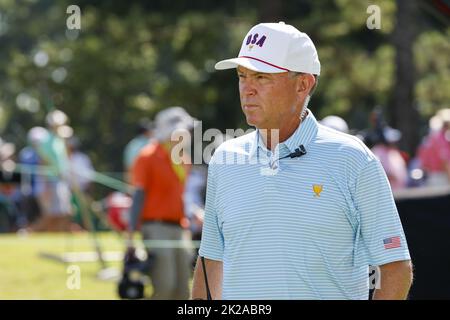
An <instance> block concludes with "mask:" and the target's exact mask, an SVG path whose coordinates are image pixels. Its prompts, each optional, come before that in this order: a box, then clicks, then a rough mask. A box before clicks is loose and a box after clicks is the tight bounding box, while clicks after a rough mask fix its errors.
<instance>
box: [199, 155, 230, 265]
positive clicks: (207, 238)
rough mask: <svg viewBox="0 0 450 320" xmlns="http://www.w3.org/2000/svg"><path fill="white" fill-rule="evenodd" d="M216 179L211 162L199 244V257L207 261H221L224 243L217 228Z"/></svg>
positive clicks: (219, 229)
mask: <svg viewBox="0 0 450 320" xmlns="http://www.w3.org/2000/svg"><path fill="white" fill-rule="evenodd" d="M216 179H217V178H216V175H215V167H214V164H212V161H211V162H210V165H209V168H208V182H207V186H206V204H205V217H204V221H203V230H202V240H201V243H200V250H199V255H200V256H202V257H205V258H207V259H211V260H216V261H222V259H223V251H224V241H223V235H222V231H221V228H220V226H219V219H218V217H217V213H218V212H217V202H216V188H217V181H216Z"/></svg>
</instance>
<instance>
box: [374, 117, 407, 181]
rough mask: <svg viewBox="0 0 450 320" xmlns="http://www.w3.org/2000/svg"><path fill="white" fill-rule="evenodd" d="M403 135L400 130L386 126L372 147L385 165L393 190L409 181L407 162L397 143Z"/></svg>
mask: <svg viewBox="0 0 450 320" xmlns="http://www.w3.org/2000/svg"><path fill="white" fill-rule="evenodd" d="M401 136H402V134H401V132H400V131H399V130H396V129H393V128H391V127H388V126H386V127H384V128H383V131H382V135H381V137H380V138H379V139H377V140H378V142H377V143H376V144H375V146H373V147H372V149H371V150H372V152H373V153H374V154H375V155H376V156H377V158H378V159H379V160H380V162H381V164H382V165H383V168H384V171H385V172H386V175H387V177H388V179H389V183H390V184H391V188H392V190H399V189H402V188H405V187H406V186H407V183H408V171H407V167H406V162H405V160H404V159H403V157H402V154H401V152H400V150H399V149H398V147H397V145H396V143H397V142H398V141H400V138H401Z"/></svg>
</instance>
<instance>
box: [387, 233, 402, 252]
mask: <svg viewBox="0 0 450 320" xmlns="http://www.w3.org/2000/svg"><path fill="white" fill-rule="evenodd" d="M383 244H384V248H385V249H393V248H399V247H401V243H400V237H399V236H396V237H390V238H386V239H384V240H383Z"/></svg>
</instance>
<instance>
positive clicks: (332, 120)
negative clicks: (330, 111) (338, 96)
mask: <svg viewBox="0 0 450 320" xmlns="http://www.w3.org/2000/svg"><path fill="white" fill-rule="evenodd" d="M320 123H321V124H323V125H324V126H326V127H328V128H331V129H334V130H337V131H340V132H343V133H349V129H348V124H347V122H346V121H345V120H344V119H342V118H341V117H338V116H334V115H331V116H326V117H325V118H323V119H322V120H321V121H320Z"/></svg>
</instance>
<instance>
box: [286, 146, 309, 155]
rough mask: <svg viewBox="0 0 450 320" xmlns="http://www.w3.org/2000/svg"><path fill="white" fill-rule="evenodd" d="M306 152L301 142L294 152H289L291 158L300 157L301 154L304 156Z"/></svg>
mask: <svg viewBox="0 0 450 320" xmlns="http://www.w3.org/2000/svg"><path fill="white" fill-rule="evenodd" d="M305 154H306V149H305V147H304V146H303V145H302V144H301V145H300V146H299V147H298V148H297V149H295V151H294V152H292V153H291V154H289V157H290V158H300V157H301V156H304V155H305Z"/></svg>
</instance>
